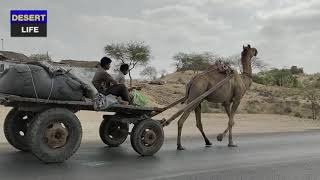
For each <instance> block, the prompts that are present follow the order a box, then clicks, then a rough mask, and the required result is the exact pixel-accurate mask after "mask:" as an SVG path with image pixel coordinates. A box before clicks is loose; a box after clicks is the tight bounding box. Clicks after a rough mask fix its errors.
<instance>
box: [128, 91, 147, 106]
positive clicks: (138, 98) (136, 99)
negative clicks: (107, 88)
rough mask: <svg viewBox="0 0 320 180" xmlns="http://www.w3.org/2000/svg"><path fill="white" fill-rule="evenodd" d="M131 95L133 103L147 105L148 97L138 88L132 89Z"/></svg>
mask: <svg viewBox="0 0 320 180" xmlns="http://www.w3.org/2000/svg"><path fill="white" fill-rule="evenodd" d="M130 95H131V96H132V103H133V104H134V105H137V106H145V105H147V102H148V101H147V97H145V96H144V95H143V94H142V93H140V92H139V91H137V90H132V91H131V93H130Z"/></svg>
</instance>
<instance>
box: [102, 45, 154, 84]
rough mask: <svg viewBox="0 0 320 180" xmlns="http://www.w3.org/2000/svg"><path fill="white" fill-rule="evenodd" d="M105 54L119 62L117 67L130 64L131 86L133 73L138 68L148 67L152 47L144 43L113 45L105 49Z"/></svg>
mask: <svg viewBox="0 0 320 180" xmlns="http://www.w3.org/2000/svg"><path fill="white" fill-rule="evenodd" d="M104 50H105V53H106V54H107V55H108V56H110V57H111V58H114V59H115V60H116V61H117V66H119V65H120V64H123V63H126V64H129V77H130V86H132V76H131V71H132V70H133V69H134V68H136V67H138V66H146V65H147V64H148V62H149V61H150V54H151V53H150V47H149V46H148V45H145V44H144V42H128V43H116V44H114V43H111V44H107V45H106V46H105V47H104Z"/></svg>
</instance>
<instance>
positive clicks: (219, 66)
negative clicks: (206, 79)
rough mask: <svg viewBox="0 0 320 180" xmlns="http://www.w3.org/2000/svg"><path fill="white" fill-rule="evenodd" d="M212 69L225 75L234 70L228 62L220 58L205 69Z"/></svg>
mask: <svg viewBox="0 0 320 180" xmlns="http://www.w3.org/2000/svg"><path fill="white" fill-rule="evenodd" d="M213 70H216V71H217V72H219V73H222V74H227V75H230V74H233V73H234V70H233V69H232V68H231V66H230V64H229V63H227V62H224V61H221V60H217V61H216V62H215V63H214V64H213V65H211V66H209V68H208V69H207V71H213Z"/></svg>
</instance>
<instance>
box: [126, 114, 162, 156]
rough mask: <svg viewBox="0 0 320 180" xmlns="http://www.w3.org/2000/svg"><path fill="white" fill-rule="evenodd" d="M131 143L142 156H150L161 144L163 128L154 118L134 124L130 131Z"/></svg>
mask: <svg viewBox="0 0 320 180" xmlns="http://www.w3.org/2000/svg"><path fill="white" fill-rule="evenodd" d="M130 138H131V139H130V140H131V145H132V147H133V149H134V150H135V151H136V152H137V153H139V154H140V155H142V156H151V155H153V154H155V153H156V152H158V151H159V149H160V148H161V146H162V144H163V140H164V135H163V129H162V126H161V124H160V123H159V122H157V121H155V120H144V121H141V122H139V123H138V124H136V125H135V126H134V127H133V129H132V132H131V137H130Z"/></svg>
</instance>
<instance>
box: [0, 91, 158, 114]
mask: <svg viewBox="0 0 320 180" xmlns="http://www.w3.org/2000/svg"><path fill="white" fill-rule="evenodd" d="M0 104H1V105H4V106H10V107H19V108H24V109H26V108H40V107H41V108H46V107H63V108H68V109H72V110H75V111H79V110H89V111H94V109H93V102H92V100H91V99H88V98H86V99H85V100H84V101H63V100H47V99H39V98H38V99H37V98H28V97H21V96H16V95H9V94H2V93H0ZM102 111H103V112H117V113H123V114H134V115H143V114H147V115H150V114H156V113H159V112H162V111H163V109H162V108H157V107H142V106H134V105H121V104H115V105H112V106H110V107H109V108H107V109H105V110H102Z"/></svg>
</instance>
